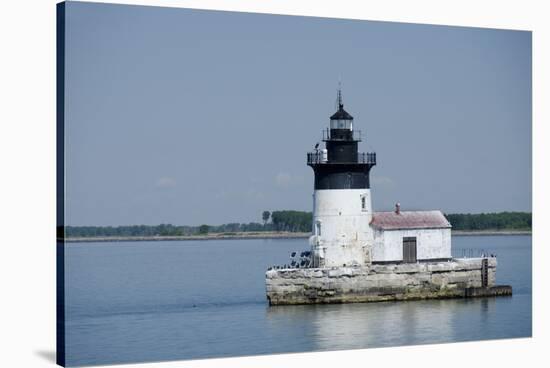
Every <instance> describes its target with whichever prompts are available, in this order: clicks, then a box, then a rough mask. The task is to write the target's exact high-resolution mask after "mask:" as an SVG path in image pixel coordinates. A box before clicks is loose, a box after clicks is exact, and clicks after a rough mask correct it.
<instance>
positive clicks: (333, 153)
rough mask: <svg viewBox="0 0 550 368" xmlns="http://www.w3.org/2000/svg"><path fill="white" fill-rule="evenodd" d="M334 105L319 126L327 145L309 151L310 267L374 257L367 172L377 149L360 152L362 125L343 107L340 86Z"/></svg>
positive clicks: (347, 263) (355, 262) (349, 263)
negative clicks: (311, 186) (357, 125)
mask: <svg viewBox="0 0 550 368" xmlns="http://www.w3.org/2000/svg"><path fill="white" fill-rule="evenodd" d="M337 103H338V107H337V109H338V110H337V111H336V112H335V113H334V114H333V115H332V116H331V117H330V123H329V127H328V128H327V129H326V130H324V131H323V142H324V145H325V147H324V148H319V147H318V146H316V149H315V150H314V151H313V152H309V153H308V154H307V164H308V166H310V167H311V168H312V169H313V172H314V176H315V179H314V192H313V229H312V236H311V237H310V239H309V243H310V246H311V254H312V260H313V266H314V267H340V266H363V265H367V264H369V263H370V262H371V261H372V247H373V245H374V231H373V229H372V228H371V226H370V222H371V220H372V216H373V212H372V204H371V193H370V180H369V173H370V170H371V168H372V167H373V166H374V165H376V153H374V152H373V153H359V151H358V145H359V142H361V131H358V130H354V124H353V116H351V115H350V114H349V113H348V112H347V111H346V110H345V109H344V102H343V99H342V90H341V89H340V88H339V89H338V94H337Z"/></svg>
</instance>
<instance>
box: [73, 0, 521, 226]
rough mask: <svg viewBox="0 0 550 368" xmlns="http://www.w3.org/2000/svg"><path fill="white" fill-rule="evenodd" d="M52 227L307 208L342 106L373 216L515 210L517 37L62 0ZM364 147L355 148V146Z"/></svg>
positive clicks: (188, 220) (242, 216)
mask: <svg viewBox="0 0 550 368" xmlns="http://www.w3.org/2000/svg"><path fill="white" fill-rule="evenodd" d="M66 19H67V28H66V29H67V47H66V51H67V54H66V66H67V69H66V83H67V84H66V216H67V219H66V223H67V224H68V225H126V224H159V223H172V224H178V225H179V224H189V225H193V224H201V223H209V224H220V223H227V222H249V221H258V222H260V221H261V212H262V211H263V210H277V209H296V210H308V211H310V210H311V207H312V197H311V195H312V191H313V171H312V170H311V169H310V168H309V167H308V166H307V165H306V163H305V161H306V152H307V151H309V150H311V149H312V148H313V146H314V145H315V143H316V142H318V141H319V140H320V135H321V130H322V129H324V128H326V127H327V125H328V121H329V116H330V115H331V114H332V113H333V112H334V111H335V109H334V108H335V99H336V89H337V86H338V80H339V79H340V78H341V80H342V85H343V95H344V103H345V107H346V110H347V111H348V112H349V113H351V114H352V115H353V116H354V117H355V123H354V129H357V130H362V132H363V138H364V140H363V142H362V143H361V144H360V150H361V151H376V152H377V161H378V165H377V166H375V167H374V168H373V169H372V171H371V190H372V197H373V206H374V208H375V210H386V209H390V208H391V207H392V206H393V204H394V203H395V202H396V201H399V202H400V203H401V207H402V209H403V210H412V209H441V210H442V211H444V212H447V213H450V212H491V211H505V210H520V211H530V210H531V33H530V32H522V31H509V30H491V29H479V28H461V27H443V26H428V25H415V24H400V23H386V22H369V21H350V20H336V19H324V18H311V17H291V16H276V15H260V14H248V13H231V12H213V11H197V10H186V9H175V8H159V7H139V6H126V5H105V4H92V3H68V5H67V17H66ZM365 138H366V140H365Z"/></svg>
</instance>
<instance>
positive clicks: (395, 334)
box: [267, 299, 495, 350]
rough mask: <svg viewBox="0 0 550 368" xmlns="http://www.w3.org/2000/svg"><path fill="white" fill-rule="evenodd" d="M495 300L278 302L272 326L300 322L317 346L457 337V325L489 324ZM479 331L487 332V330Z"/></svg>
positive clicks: (474, 327)
mask: <svg viewBox="0 0 550 368" xmlns="http://www.w3.org/2000/svg"><path fill="white" fill-rule="evenodd" d="M494 304H495V301H494V299H471V300H426V301H409V302H381V303H358V304H333V305H311V306H308V305H303V306H273V307H270V308H268V309H267V320H268V321H269V326H270V328H272V329H279V328H286V331H287V333H289V334H291V332H292V330H293V329H292V326H300V327H301V328H302V331H300V332H298V331H295V332H296V333H299V334H300V335H305V336H304V337H307V338H311V339H312V341H313V345H314V346H313V349H315V350H334V349H356V348H368V347H384V346H397V345H411V344H425V343H441V342H452V341H457V340H460V336H457V331H462V330H463V329H464V327H466V328H469V329H472V330H474V331H476V330H478V329H479V328H480V326H483V325H484V324H486V323H487V321H489V320H490V319H491V317H490V315H491V313H492V309H494ZM461 326H462V328H461ZM477 335H478V336H479V337H480V338H483V331H480V333H479V334H476V336H477ZM289 338H292V337H291V336H289Z"/></svg>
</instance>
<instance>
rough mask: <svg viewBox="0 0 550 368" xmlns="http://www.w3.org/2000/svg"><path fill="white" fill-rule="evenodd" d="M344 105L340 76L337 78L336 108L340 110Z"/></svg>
mask: <svg viewBox="0 0 550 368" xmlns="http://www.w3.org/2000/svg"><path fill="white" fill-rule="evenodd" d="M343 107H344V102H343V100H342V78H340V77H339V78H338V93H337V98H336V109H337V110H340V109H341V108H343Z"/></svg>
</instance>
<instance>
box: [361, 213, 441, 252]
mask: <svg viewBox="0 0 550 368" xmlns="http://www.w3.org/2000/svg"><path fill="white" fill-rule="evenodd" d="M370 225H371V228H372V229H373V231H374V245H373V247H372V261H373V262H395V261H403V262H416V261H420V260H442V259H449V258H451V224H450V223H449V221H447V219H446V218H445V216H443V214H442V213H441V211H400V210H399V206H397V208H396V211H393V212H375V213H374V215H373V218H372V221H371V223H370Z"/></svg>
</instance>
